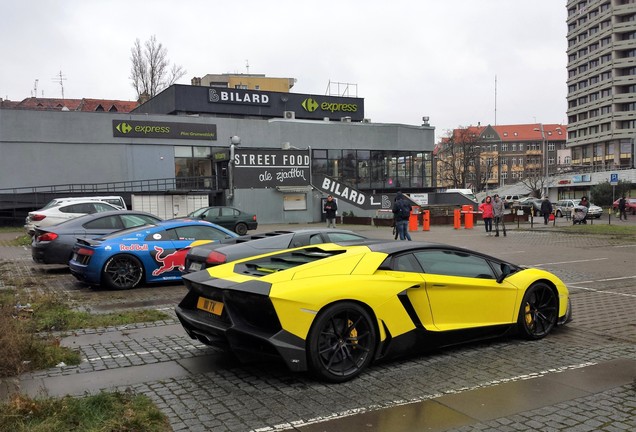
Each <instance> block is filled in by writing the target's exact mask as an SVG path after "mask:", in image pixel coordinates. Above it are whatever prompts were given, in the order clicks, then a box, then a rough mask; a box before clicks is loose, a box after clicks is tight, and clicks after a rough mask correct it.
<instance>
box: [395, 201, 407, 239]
mask: <svg viewBox="0 0 636 432" xmlns="http://www.w3.org/2000/svg"><path fill="white" fill-rule="evenodd" d="M393 214H394V215H395V227H396V228H397V232H398V234H399V235H400V240H408V241H411V235H410V234H409V231H408V223H409V217H410V215H411V203H410V202H409V201H408V200H407V199H406V197H405V196H404V195H403V194H402V192H398V193H397V195H396V197H395V203H394V204H393Z"/></svg>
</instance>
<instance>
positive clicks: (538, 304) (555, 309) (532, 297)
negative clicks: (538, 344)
mask: <svg viewBox="0 0 636 432" xmlns="http://www.w3.org/2000/svg"><path fill="white" fill-rule="evenodd" d="M558 315H559V301H558V298H557V296H556V294H555V293H554V290H553V289H552V288H550V287H549V286H548V285H546V284H545V283H541V282H538V283H535V284H534V285H532V286H530V288H528V290H527V291H526V293H525V295H524V296H523V301H522V302H521V309H520V310H519V319H518V320H517V325H518V327H519V331H520V332H521V334H522V335H523V336H524V337H525V338H527V339H541V338H542V337H544V336H546V335H547V334H548V333H550V331H551V330H552V328H554V326H555V325H556V322H557V318H558Z"/></svg>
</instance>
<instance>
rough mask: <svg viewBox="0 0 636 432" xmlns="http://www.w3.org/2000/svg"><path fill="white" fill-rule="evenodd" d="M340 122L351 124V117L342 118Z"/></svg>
mask: <svg viewBox="0 0 636 432" xmlns="http://www.w3.org/2000/svg"><path fill="white" fill-rule="evenodd" d="M340 121H341V122H346V123H351V117H349V116H346V117H340Z"/></svg>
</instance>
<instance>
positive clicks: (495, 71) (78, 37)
mask: <svg viewBox="0 0 636 432" xmlns="http://www.w3.org/2000/svg"><path fill="white" fill-rule="evenodd" d="M566 15H567V13H566V8H565V1H559V0H533V1H521V0H479V1H476V0H410V1H406V0H393V1H379V0H364V1H363V0H359V1H349V0H338V1H336V0H323V1H321V2H305V1H301V0H270V1H262V0H234V1H232V2H220V1H219V2H217V1H209V0H208V1H205V0H181V1H167V0H153V1H136V0H127V1H120V0H109V1H106V0H102V1H97V0H64V1H52V0H24V1H19V2H18V1H8V0H2V2H1V3H0V17H2V19H1V24H0V40H2V41H3V42H2V43H1V44H0V59H1V60H0V63H1V64H2V67H0V97H2V98H5V99H10V100H22V99H24V98H27V97H30V96H32V95H33V90H34V83H35V80H36V79H37V80H38V87H37V89H38V91H37V93H38V94H37V95H38V96H39V97H61V96H62V88H61V86H60V84H59V73H60V72H61V73H62V75H63V77H64V78H65V80H64V81H63V86H64V96H65V97H67V98H83V97H87V98H98V99H120V100H133V99H134V98H135V94H134V91H133V88H132V86H131V83H130V79H129V76H130V49H131V47H132V46H133V43H134V42H135V39H137V38H139V39H140V40H141V41H142V42H143V41H145V40H147V39H149V38H150V37H151V36H152V35H156V37H157V40H158V41H159V42H161V43H162V44H163V45H164V46H165V47H166V48H167V49H168V57H169V59H170V60H171V61H172V62H174V63H177V64H180V65H181V66H183V68H184V69H186V70H187V74H186V76H185V77H184V78H182V79H181V80H180V81H179V83H182V84H189V83H190V79H191V78H192V77H193V76H203V75H205V74H208V73H247V72H248V70H247V68H246V64H247V63H249V72H250V73H258V74H265V75H267V76H270V77H290V78H296V79H297V83H296V85H295V86H294V88H293V89H292V91H293V92H296V93H309V94H325V93H326V91H327V87H328V84H329V82H330V81H332V82H342V83H351V84H355V85H356V86H355V87H354V86H351V87H350V90H351V91H350V94H353V91H352V90H353V89H355V88H357V96H358V97H362V98H364V100H365V117H368V118H371V119H372V121H374V122H389V123H403V124H415V125H417V124H420V123H421V118H422V116H429V117H430V122H431V125H432V126H435V127H436V135H437V136H438V137H439V136H443V135H446V133H447V131H449V130H450V129H452V128H455V127H458V126H468V125H476V124H477V123H478V122H481V124H495V123H496V124H518V123H532V122H542V123H563V124H565V123H566V121H567V119H566V114H565V111H566V99H565V98H566V90H567V89H566V79H567V72H566V64H567V58H566V54H565V50H566V48H567V43H566V39H565V36H566V32H567V28H566V24H565V20H566ZM495 77H497V85H496V86H495ZM495 93H496V95H497V96H496V98H495ZM495 106H496V111H495Z"/></svg>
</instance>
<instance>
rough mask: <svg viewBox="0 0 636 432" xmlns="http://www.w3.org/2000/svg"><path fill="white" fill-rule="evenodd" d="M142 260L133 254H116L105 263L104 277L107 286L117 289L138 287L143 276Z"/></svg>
mask: <svg viewBox="0 0 636 432" xmlns="http://www.w3.org/2000/svg"><path fill="white" fill-rule="evenodd" d="M143 274H144V270H143V266H142V265H141V262H140V261H139V260H138V259H137V258H135V257H134V256H132V255H115V256H113V257H110V258H109V259H108V261H106V265H104V271H103V272H102V279H103V281H104V283H105V284H106V286H108V287H109V288H112V289H116V290H125V289H130V288H134V287H136V286H137V285H138V284H139V282H141V279H142V277H143Z"/></svg>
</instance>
